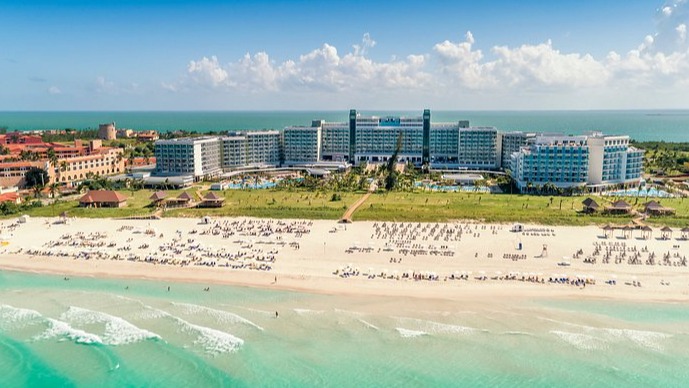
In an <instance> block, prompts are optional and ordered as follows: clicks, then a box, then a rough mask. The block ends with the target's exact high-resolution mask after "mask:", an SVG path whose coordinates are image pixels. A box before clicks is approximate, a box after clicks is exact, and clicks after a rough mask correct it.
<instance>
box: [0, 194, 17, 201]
mask: <svg viewBox="0 0 689 388" xmlns="http://www.w3.org/2000/svg"><path fill="white" fill-rule="evenodd" d="M17 199H19V194H17V193H5V194H0V202H8V201H10V202H17Z"/></svg>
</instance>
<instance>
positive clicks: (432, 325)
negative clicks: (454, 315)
mask: <svg viewBox="0 0 689 388" xmlns="http://www.w3.org/2000/svg"><path fill="white" fill-rule="evenodd" d="M398 320H399V322H401V323H403V324H406V325H409V324H411V325H413V326H415V327H416V328H418V330H421V331H424V332H426V333H428V334H462V335H465V334H473V333H475V332H477V331H478V330H477V329H474V328H473V327H467V326H460V325H451V324H447V323H440V322H434V321H426V320H423V319H416V318H398Z"/></svg>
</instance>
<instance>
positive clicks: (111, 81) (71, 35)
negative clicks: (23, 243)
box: [0, 0, 689, 110]
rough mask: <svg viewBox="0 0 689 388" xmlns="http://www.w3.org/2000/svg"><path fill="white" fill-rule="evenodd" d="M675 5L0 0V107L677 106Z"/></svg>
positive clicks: (680, 46)
mask: <svg viewBox="0 0 689 388" xmlns="http://www.w3.org/2000/svg"><path fill="white" fill-rule="evenodd" d="M688 9H689V5H688V4H687V0H670V1H665V2H663V1H660V2H656V1H652V0H646V1H634V0H631V1H630V0H627V1H610V0H608V1H606V0H601V1H588V2H586V1H581V0H580V1H570V0H562V1H558V2H550V3H544V2H542V1H532V0H522V1H499V0H497V1H492V2H481V1H425V2H419V1H417V2H412V1H406V0H402V1H395V2H383V1H348V2H331V1H194V2H192V1H181V0H180V1H129V0H127V1H107V0H106V1H21V2H20V1H16V0H15V1H2V0H0V26H1V27H0V28H1V30H0V85H2V87H0V110H100V109H104V110H118V109H133V110H148V109H161V110H177V109H190V110H195V109H203V110H205V109H208V110H214V109H257V110H262V109H346V108H348V107H352V106H356V107H359V108H370V109H418V108H419V107H420V106H429V107H432V108H435V109H460V110H461V109H620V108H622V109H624V108H645V107H649V108H689V93H688V92H686V90H689V87H687V86H689V53H688V47H689V46H688V45H687V38H686V26H687V24H689V13H688ZM682 26H683V27H682ZM354 45H357V46H358V48H354V47H353V46H354ZM247 55H248V56H247Z"/></svg>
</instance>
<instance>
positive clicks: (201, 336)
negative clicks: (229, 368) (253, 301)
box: [176, 318, 244, 355]
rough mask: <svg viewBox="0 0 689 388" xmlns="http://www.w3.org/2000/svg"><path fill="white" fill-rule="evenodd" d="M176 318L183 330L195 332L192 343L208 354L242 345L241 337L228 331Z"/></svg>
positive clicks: (232, 350) (233, 349)
mask: <svg viewBox="0 0 689 388" xmlns="http://www.w3.org/2000/svg"><path fill="white" fill-rule="evenodd" d="M176 320H177V322H178V323H179V324H180V325H181V326H182V330H183V331H186V332H195V333H197V334H198V337H197V339H196V341H194V344H197V345H200V346H202V347H203V348H204V349H205V350H206V352H208V353H210V354H213V355H218V354H221V353H231V352H235V351H237V349H239V348H240V347H241V346H242V345H244V340H243V339H241V338H239V337H235V336H233V335H232V334H230V333H226V332H224V331H220V330H216V329H211V328H210V327H205V326H199V325H195V324H193V323H190V322H187V321H185V320H183V319H181V318H176Z"/></svg>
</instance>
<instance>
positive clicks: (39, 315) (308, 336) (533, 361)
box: [0, 272, 689, 387]
mask: <svg viewBox="0 0 689 388" xmlns="http://www.w3.org/2000/svg"><path fill="white" fill-rule="evenodd" d="M167 286H170V287H171V289H170V291H169V292H168V291H167ZM125 287H128V289H126V288H125ZM204 287H206V286H205V285H198V284H168V283H160V282H144V281H131V280H126V281H125V280H97V279H86V278H71V279H70V280H68V281H65V280H63V278H62V277H56V276H43V275H40V276H39V275H30V274H21V273H13V272H0V306H1V307H0V376H3V380H2V384H1V385H2V386H3V387H52V386H78V387H88V386H106V387H123V386H125V387H127V386H131V387H135V386H154V387H158V386H165V387H178V386H179V387H183V386H184V387H186V386H233V387H234V386H252V387H254V386H266V387H268V386H270V387H273V386H288V387H307V386H337V387H341V386H351V387H355V386H356V387H361V386H367V387H369V386H372V387H376V386H381V387H383V386H385V387H389V386H472V387H481V386H491V387H494V386H498V387H499V386H506V387H514V386H517V387H519V386H523V387H553V386H562V387H588V386H644V387H647V386H662V387H675V386H676V387H680V386H686V381H689V372H687V369H686V367H685V366H686V364H687V362H688V361H689V351H688V350H687V349H689V333H688V332H689V330H687V329H686V328H687V327H689V325H687V323H689V305H685V304H640V303H629V302H624V303H618V302H610V301H577V300H549V299H543V300H536V301H523V302H521V303H512V302H510V303H504V304H503V303H500V302H499V301H497V302H496V301H486V303H485V304H484V305H481V304H477V303H475V302H471V303H461V302H450V301H424V300H416V301H415V300H409V299H405V300H398V299H395V298H380V297H376V298H374V297H341V296H327V295H312V294H306V293H295V292H283V291H270V290H258V289H250V288H241V287H225V286H212V287H211V291H210V292H204V291H203V288H204ZM275 311H278V312H279V318H275ZM58 322H59V323H58Z"/></svg>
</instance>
